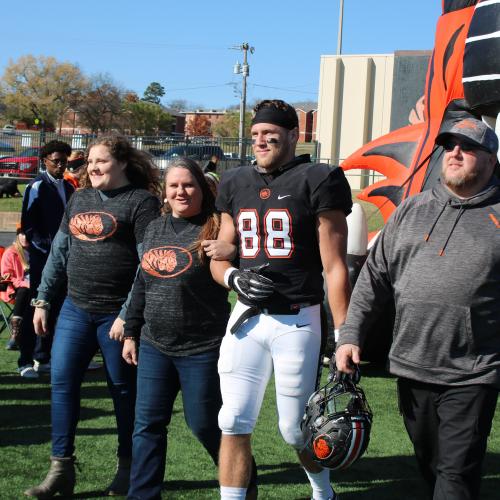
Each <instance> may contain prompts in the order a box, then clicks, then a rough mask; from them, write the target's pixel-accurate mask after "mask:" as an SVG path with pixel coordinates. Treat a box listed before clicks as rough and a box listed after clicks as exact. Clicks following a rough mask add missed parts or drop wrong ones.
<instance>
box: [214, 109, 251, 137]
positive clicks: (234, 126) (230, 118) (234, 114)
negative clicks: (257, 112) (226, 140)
mask: <svg viewBox="0 0 500 500" xmlns="http://www.w3.org/2000/svg"><path fill="white" fill-rule="evenodd" d="M251 121H252V113H250V112H249V111H247V112H246V113H245V137H250V128H251V125H250V123H251ZM239 131H240V112H239V111H231V112H229V113H226V114H225V115H224V116H223V117H222V118H221V119H220V120H218V121H217V123H215V124H214V125H213V127H212V134H213V135H214V136H216V137H239Z"/></svg>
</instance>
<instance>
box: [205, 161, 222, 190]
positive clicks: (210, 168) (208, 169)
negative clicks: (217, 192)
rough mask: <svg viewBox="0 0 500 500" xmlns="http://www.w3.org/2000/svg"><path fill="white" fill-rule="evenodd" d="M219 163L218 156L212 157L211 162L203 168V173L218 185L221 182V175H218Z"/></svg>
mask: <svg viewBox="0 0 500 500" xmlns="http://www.w3.org/2000/svg"><path fill="white" fill-rule="evenodd" d="M218 161H219V158H217V156H216V155H212V157H211V158H210V161H207V163H205V165H204V166H203V173H204V174H205V175H206V176H207V177H211V178H212V179H214V181H215V182H216V183H217V184H219V181H220V177H219V174H218V173H217V163H218Z"/></svg>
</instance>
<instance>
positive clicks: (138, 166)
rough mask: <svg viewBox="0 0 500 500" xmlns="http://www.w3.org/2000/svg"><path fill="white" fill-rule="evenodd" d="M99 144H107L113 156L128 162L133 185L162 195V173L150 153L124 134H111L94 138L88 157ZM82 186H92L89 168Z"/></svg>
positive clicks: (127, 167) (126, 172)
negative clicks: (137, 146) (131, 142)
mask: <svg viewBox="0 0 500 500" xmlns="http://www.w3.org/2000/svg"><path fill="white" fill-rule="evenodd" d="M99 145H102V146H106V147H107V148H108V149H109V152H110V153H111V156H113V158H115V159H116V160H118V161H121V162H124V163H126V165H127V166H126V167H125V175H126V176H127V179H128V180H129V181H130V184H132V186H134V187H136V188H142V189H146V190H148V191H149V192H151V193H152V194H154V195H156V196H158V197H159V196H161V183H160V174H159V171H158V167H157V166H156V165H155V164H154V162H153V157H152V156H151V155H150V154H149V153H147V152H146V151H140V150H139V149H137V148H134V147H133V146H132V144H130V142H129V140H128V139H127V138H126V137H125V136H123V135H118V134H110V135H103V136H100V137H98V138H97V139H94V140H93V141H92V142H91V143H90V144H89V146H88V148H87V152H86V158H87V157H88V154H89V151H90V150H91V149H92V148H93V147H94V146H99ZM80 186H81V187H82V188H88V187H92V184H91V182H90V179H89V175H88V172H87V170H85V172H84V173H83V175H82V178H81V181H80Z"/></svg>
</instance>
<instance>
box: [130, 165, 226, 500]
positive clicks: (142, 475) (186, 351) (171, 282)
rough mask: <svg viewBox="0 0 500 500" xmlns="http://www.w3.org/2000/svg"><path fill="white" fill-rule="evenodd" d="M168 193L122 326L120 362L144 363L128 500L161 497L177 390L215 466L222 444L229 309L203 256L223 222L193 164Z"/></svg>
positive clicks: (171, 170)
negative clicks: (220, 366) (221, 364)
mask: <svg viewBox="0 0 500 500" xmlns="http://www.w3.org/2000/svg"><path fill="white" fill-rule="evenodd" d="M165 191H166V202H167V207H168V212H167V213H166V215H164V216H162V217H160V218H158V219H156V220H155V221H153V222H151V223H150V224H149V226H148V228H147V229H146V234H145V235H144V245H143V254H142V259H141V265H140V272H139V273H138V274H137V277H136V280H135V283H134V287H133V290H132V300H131V303H130V306H129V308H128V312H127V318H126V323H125V337H124V338H125V341H124V347H123V357H124V358H125V360H126V361H127V362H128V363H130V364H137V363H138V376H137V391H138V392H137V405H136V413H135V428H134V436H133V453H132V457H133V460H132V472H131V484H130V490H129V493H128V498H129V499H144V498H148V499H156V498H161V493H160V490H161V485H162V481H163V476H164V473H165V455H166V445H167V442H166V436H167V432H166V428H167V426H168V424H169V423H170V418H171V416H172V408H173V404H174V401H175V398H176V396H177V394H178V392H179V391H181V392H182V399H183V404H184V416H185V419H186V423H187V424H188V426H189V427H190V429H191V430H192V432H193V434H194V435H195V436H196V437H197V438H198V439H199V441H200V442H201V444H202V445H203V446H204V447H205V449H206V450H207V451H208V453H209V454H210V456H211V457H212V459H213V461H214V463H217V458H218V451H219V443H220V434H221V433H220V430H219V427H218V423H217V416H218V413H219V409H220V407H221V396H220V388H219V376H218V373H217V360H218V357H219V346H220V343H221V340H222V337H223V335H224V332H225V328H226V323H227V320H228V317H229V303H228V301H227V293H228V292H227V290H226V289H225V288H224V287H222V286H220V285H218V284H217V283H215V281H213V279H212V276H211V274H210V269H209V260H210V259H209V258H208V257H207V255H206V254H205V251H204V248H205V242H206V240H214V239H215V238H216V237H217V233H218V230H219V215H218V214H217V213H215V208H214V196H213V194H212V192H211V190H210V188H209V186H208V184H207V181H206V179H205V177H204V175H203V172H202V171H201V169H200V167H199V166H198V165H197V164H196V163H195V162H194V161H192V160H189V159H187V158H180V159H178V160H175V161H174V162H173V163H172V164H170V166H169V167H168V169H167V173H166V178H165ZM218 250H219V251H221V249H220V248H219V249H218ZM224 250H225V251H227V254H226V258H227V257H228V256H229V257H231V254H233V255H234V253H235V248H234V247H233V246H232V245H227V248H226V249H224ZM208 253H212V252H208ZM139 340H140V347H138V342H139Z"/></svg>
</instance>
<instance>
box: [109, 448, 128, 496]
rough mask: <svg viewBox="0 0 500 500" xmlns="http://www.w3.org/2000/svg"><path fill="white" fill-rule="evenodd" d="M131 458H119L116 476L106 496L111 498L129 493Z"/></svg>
mask: <svg viewBox="0 0 500 500" xmlns="http://www.w3.org/2000/svg"><path fill="white" fill-rule="evenodd" d="M131 464H132V459H131V458H130V457H118V463H117V466H116V474H115V477H114V479H113V481H112V482H111V484H110V485H109V486H108V488H107V489H106V495H108V496H110V497H116V496H122V495H126V494H127V493H128V488H129V486H130V465H131Z"/></svg>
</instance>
